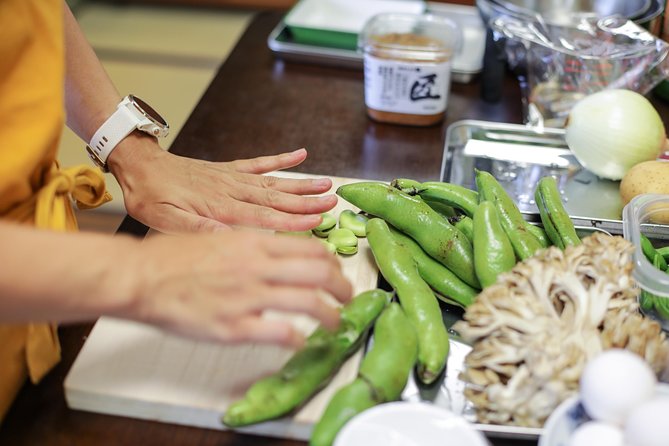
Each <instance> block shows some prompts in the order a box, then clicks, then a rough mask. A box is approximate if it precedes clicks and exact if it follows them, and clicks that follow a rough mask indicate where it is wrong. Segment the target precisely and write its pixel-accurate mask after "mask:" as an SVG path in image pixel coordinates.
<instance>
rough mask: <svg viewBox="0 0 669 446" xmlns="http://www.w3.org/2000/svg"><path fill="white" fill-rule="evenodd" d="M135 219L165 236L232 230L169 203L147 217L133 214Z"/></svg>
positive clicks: (155, 209) (154, 209) (159, 205)
mask: <svg viewBox="0 0 669 446" xmlns="http://www.w3.org/2000/svg"><path fill="white" fill-rule="evenodd" d="M133 217H136V218H137V219H138V220H139V221H141V222H142V223H144V224H146V225H147V226H149V227H151V228H153V229H155V230H157V231H159V232H162V233H165V234H180V233H190V232H203V233H204V232H218V231H222V230H228V229H230V227H229V226H228V225H226V224H225V223H223V222H221V221H218V220H215V219H213V218H208V217H204V216H201V215H198V214H196V213H193V212H188V211H186V210H183V209H181V208H179V207H177V206H174V205H172V204H169V203H161V204H158V205H156V206H155V207H152V208H151V212H149V213H147V214H146V215H143V214H140V215H135V214H134V213H133Z"/></svg>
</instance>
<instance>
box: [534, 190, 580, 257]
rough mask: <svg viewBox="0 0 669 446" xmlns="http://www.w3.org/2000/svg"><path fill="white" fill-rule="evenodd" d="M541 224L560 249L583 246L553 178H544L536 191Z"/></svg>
mask: <svg viewBox="0 0 669 446" xmlns="http://www.w3.org/2000/svg"><path fill="white" fill-rule="evenodd" d="M534 200H535V201H536V203H537V207H538V208H539V214H540V215H541V222H542V224H543V226H544V230H545V231H546V234H547V235H548V238H549V239H550V240H551V242H553V244H554V245H555V246H557V247H559V248H560V249H564V248H566V247H567V246H576V245H580V244H581V239H580V238H579V236H578V234H576V229H574V224H573V223H572V221H571V218H569V214H567V211H566V210H565V208H564V206H563V205H562V198H561V197H560V191H559V190H558V188H557V182H556V181H555V178H553V177H543V178H541V179H540V180H539V184H538V185H537V188H536V190H535V191H534Z"/></svg>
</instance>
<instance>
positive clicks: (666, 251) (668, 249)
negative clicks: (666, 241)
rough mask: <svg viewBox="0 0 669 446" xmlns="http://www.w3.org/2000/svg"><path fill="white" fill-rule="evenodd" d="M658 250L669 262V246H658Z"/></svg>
mask: <svg viewBox="0 0 669 446" xmlns="http://www.w3.org/2000/svg"><path fill="white" fill-rule="evenodd" d="M657 252H658V253H659V254H660V255H661V256H662V257H663V258H664V261H665V262H669V246H663V247H661V248H657ZM668 268H669V267H668Z"/></svg>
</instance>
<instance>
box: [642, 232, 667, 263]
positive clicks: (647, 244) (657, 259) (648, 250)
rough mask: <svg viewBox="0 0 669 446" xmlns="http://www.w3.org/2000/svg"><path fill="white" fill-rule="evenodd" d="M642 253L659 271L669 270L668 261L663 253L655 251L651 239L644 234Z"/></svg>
mask: <svg viewBox="0 0 669 446" xmlns="http://www.w3.org/2000/svg"><path fill="white" fill-rule="evenodd" d="M641 252H643V255H644V256H645V257H646V258H647V259H648V261H649V262H650V263H652V264H653V265H655V267H656V268H657V269H659V270H662V271H666V270H667V261H666V259H665V258H664V256H663V255H662V252H661V251H659V250H657V249H655V247H654V246H653V243H652V242H651V241H650V239H649V238H648V237H646V236H645V235H643V234H641Z"/></svg>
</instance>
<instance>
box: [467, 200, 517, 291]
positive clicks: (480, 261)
mask: <svg viewBox="0 0 669 446" xmlns="http://www.w3.org/2000/svg"><path fill="white" fill-rule="evenodd" d="M515 265H516V255H515V253H514V252H513V246H511V241H509V237H507V235H506V233H505V232H504V229H503V228H502V225H501V224H500V222H499V218H498V216H497V209H496V208H495V205H494V204H493V203H491V202H490V201H483V202H481V204H479V206H478V208H477V209H476V212H475V213H474V266H475V267H476V274H477V276H478V278H479V281H480V282H481V285H482V286H483V287H487V286H489V285H492V284H493V283H495V282H496V281H497V276H498V275H499V274H501V273H503V272H506V271H509V270H510V269H511V268H513V267H514V266H515Z"/></svg>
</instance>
